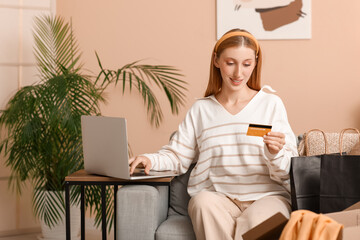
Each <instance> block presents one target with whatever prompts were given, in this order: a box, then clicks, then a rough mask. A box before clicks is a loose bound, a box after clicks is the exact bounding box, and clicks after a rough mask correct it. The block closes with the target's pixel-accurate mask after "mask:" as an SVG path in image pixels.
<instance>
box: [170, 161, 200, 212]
mask: <svg viewBox="0 0 360 240" xmlns="http://www.w3.org/2000/svg"><path fill="white" fill-rule="evenodd" d="M194 166H195V164H192V165H191V166H190V168H189V170H188V171H187V172H186V173H185V174H183V175H180V176H177V177H175V178H174V179H173V180H172V181H171V184H170V203H169V205H170V206H169V213H168V215H169V216H170V215H176V214H180V215H183V216H188V203H189V200H190V196H189V194H188V192H187V185H188V181H189V176H190V173H191V170H192V169H193V168H194Z"/></svg>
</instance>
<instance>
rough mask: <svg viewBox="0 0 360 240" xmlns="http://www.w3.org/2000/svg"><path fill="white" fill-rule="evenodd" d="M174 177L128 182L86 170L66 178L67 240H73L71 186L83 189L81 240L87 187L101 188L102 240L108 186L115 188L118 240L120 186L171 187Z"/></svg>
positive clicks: (83, 237)
mask: <svg viewBox="0 0 360 240" xmlns="http://www.w3.org/2000/svg"><path fill="white" fill-rule="evenodd" d="M173 178H174V177H163V178H152V179H142V180H126V179H120V178H113V177H106V176H99V175H94V174H89V173H87V172H86V171H85V170H79V171H77V172H75V173H73V174H71V175H69V176H67V177H66V178H65V205H66V240H70V239H71V235H70V232H71V231H70V193H69V191H70V185H80V187H81V205H80V210H81V240H85V186H86V185H99V186H101V209H102V217H101V221H102V239H103V240H106V238H107V235H106V199H105V196H106V195H105V190H106V186H114V239H115V240H116V193H117V190H118V185H136V184H137V185H152V186H155V185H170V182H171V180H172V179H173Z"/></svg>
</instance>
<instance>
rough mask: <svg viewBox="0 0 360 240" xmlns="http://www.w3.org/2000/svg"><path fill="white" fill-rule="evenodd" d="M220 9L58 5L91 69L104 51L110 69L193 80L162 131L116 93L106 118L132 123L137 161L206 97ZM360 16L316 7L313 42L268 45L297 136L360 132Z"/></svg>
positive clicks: (144, 2)
mask: <svg viewBox="0 0 360 240" xmlns="http://www.w3.org/2000/svg"><path fill="white" fill-rule="evenodd" d="M215 5H216V1H215V0H211V1H209V0H198V1H168V0H153V1H148V0H133V1H124V0H120V1H119V0H103V1H88V0H58V1H57V13H58V14H60V15H62V16H64V17H66V18H67V19H69V18H70V17H72V21H73V25H74V28H75V33H76V35H77V37H78V39H79V42H80V47H81V48H82V50H83V52H84V54H83V57H84V58H83V60H84V62H85V66H86V67H87V68H88V69H90V70H92V71H94V72H95V73H97V72H98V70H99V68H98V67H97V62H96V58H95V54H94V51H95V50H96V51H97V52H98V53H99V55H100V57H101V59H102V61H103V65H105V66H106V67H108V68H116V67H120V66H122V65H124V64H126V63H129V62H131V61H134V60H138V59H147V60H146V63H150V64H170V65H174V66H176V67H178V68H179V69H181V70H182V71H183V73H184V74H185V75H186V76H185V78H184V79H185V80H186V81H187V82H188V83H189V86H188V88H189V92H188V94H187V96H188V97H187V104H186V106H185V107H184V108H183V109H182V111H181V113H180V114H179V116H178V117H174V116H171V115H170V114H169V111H168V110H169V109H168V107H167V105H165V108H164V110H165V119H164V122H163V124H162V126H161V127H160V128H159V129H154V128H151V127H150V125H149V124H148V122H147V121H146V115H145V114H144V112H145V108H144V107H143V105H142V102H141V99H140V97H139V96H138V94H136V92H133V94H132V95H129V94H126V96H124V97H122V96H121V91H120V88H116V89H114V90H111V91H109V92H108V98H107V99H108V104H107V105H105V106H103V108H102V111H103V114H104V115H109V116H124V117H126V118H127V119H128V122H129V135H130V137H129V138H130V141H131V142H132V145H133V150H134V152H135V154H139V153H142V152H152V151H156V150H157V149H159V147H160V146H162V145H163V144H165V143H166V142H167V139H168V136H169V134H170V133H171V132H172V131H173V130H175V129H176V128H177V125H178V124H179V122H180V121H181V120H182V118H183V117H184V115H185V113H186V110H187V109H188V108H189V107H190V106H191V104H192V103H193V102H194V101H195V98H197V97H201V96H202V94H203V92H204V89H205V87H206V84H207V80H208V71H209V60H210V54H211V50H212V47H213V46H214V44H215V42H216V39H215V36H216V27H215V26H216V8H215ZM359 9H360V2H359V1H355V0H350V1H346V2H344V3H341V4H339V2H338V1H335V0H329V1H326V3H324V2H322V1H312V18H313V22H312V39H311V40H263V41H260V44H261V46H262V48H263V52H264V55H265V56H264V63H263V66H264V67H263V75H262V76H263V84H270V85H271V86H272V87H273V88H274V89H276V90H277V91H278V95H279V96H280V97H281V98H282V99H283V101H284V103H285V105H286V107H287V111H288V116H289V120H290V123H291V125H292V127H293V130H294V132H295V134H300V133H303V132H304V131H306V130H309V129H311V128H321V129H323V130H325V131H339V130H341V129H342V128H345V127H360V94H358V92H359V89H360V79H359V77H360V67H359V61H358V59H359V56H360V28H359V27H358V23H359V22H360V15H359V14H358V10H359ZM161 100H162V101H163V100H164V98H161Z"/></svg>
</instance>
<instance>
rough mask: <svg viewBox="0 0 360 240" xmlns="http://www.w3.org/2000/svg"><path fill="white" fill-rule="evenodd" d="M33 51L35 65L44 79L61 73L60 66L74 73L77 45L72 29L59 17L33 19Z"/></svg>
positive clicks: (76, 60) (78, 57) (77, 52)
mask: <svg viewBox="0 0 360 240" xmlns="http://www.w3.org/2000/svg"><path fill="white" fill-rule="evenodd" d="M34 39H35V44H36V48H35V49H34V53H35V57H36V60H37V65H38V68H39V70H40V73H41V75H42V77H43V78H44V79H48V78H51V77H52V76H56V75H59V74H61V73H62V69H61V66H63V67H64V68H65V69H71V70H73V71H74V72H76V71H77V70H79V69H80V67H78V68H74V66H75V65H76V64H77V63H78V61H79V59H80V54H79V47H78V43H77V41H76V39H75V37H74V34H73V30H72V27H71V25H70V24H69V23H65V22H64V19H62V18H60V17H52V16H42V17H36V18H35V29H34Z"/></svg>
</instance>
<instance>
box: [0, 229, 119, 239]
mask: <svg viewBox="0 0 360 240" xmlns="http://www.w3.org/2000/svg"><path fill="white" fill-rule="evenodd" d="M39 235H40V233H36V234H27V235H18V236H12V237H0V240H38V236H39ZM101 236H102V235H101V231H98V230H87V231H86V233H85V239H86V240H99V239H101ZM107 239H108V240H113V239H114V233H113V232H110V233H109V234H108V235H107Z"/></svg>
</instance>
